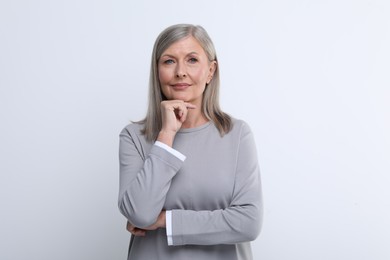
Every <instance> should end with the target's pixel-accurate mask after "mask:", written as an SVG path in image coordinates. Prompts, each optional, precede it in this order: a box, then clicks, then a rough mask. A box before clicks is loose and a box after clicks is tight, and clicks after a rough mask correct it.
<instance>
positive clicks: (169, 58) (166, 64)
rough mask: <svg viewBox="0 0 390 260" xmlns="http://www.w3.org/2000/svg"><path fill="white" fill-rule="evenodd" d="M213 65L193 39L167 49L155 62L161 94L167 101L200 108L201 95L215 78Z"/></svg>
mask: <svg viewBox="0 0 390 260" xmlns="http://www.w3.org/2000/svg"><path fill="white" fill-rule="evenodd" d="M216 66H217V64H216V61H212V62H209V60H208V58H207V55H206V53H205V51H204V50H203V48H202V46H201V45H200V44H199V42H198V41H197V40H196V39H195V38H193V37H192V36H190V37H186V38H184V39H181V40H179V41H177V42H175V43H173V44H172V45H171V46H169V47H168V48H167V49H166V50H165V51H164V52H163V54H162V55H161V57H160V59H159V61H158V77H159V80H160V85H161V90H162V92H163V94H164V96H165V97H166V98H167V99H168V100H183V101H185V102H189V103H192V104H194V105H197V106H199V107H200V106H201V104H202V97H203V92H204V90H205V88H206V84H208V83H209V82H210V81H211V79H212V77H213V74H214V71H215V68H216Z"/></svg>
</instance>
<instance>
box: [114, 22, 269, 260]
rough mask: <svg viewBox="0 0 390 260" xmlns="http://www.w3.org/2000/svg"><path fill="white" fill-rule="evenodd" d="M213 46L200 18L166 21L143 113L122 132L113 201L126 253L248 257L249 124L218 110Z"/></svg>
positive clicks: (255, 230) (254, 179)
mask: <svg viewBox="0 0 390 260" xmlns="http://www.w3.org/2000/svg"><path fill="white" fill-rule="evenodd" d="M218 89H219V70H218V62H217V56H216V52H215V50H214V46H213V43H212V41H211V39H210V38H209V36H208V34H207V32H206V31H205V30H204V29H203V28H202V27H200V26H194V25H187V24H179V25H174V26H171V27H169V28H167V29H165V30H164V31H163V32H162V33H161V34H160V35H159V37H158V38H157V40H156V42H155V45H154V48H153V54H152V64H151V73H150V89H149V107H148V112H147V115H146V118H145V119H144V120H143V121H141V122H138V123H133V124H130V125H128V126H126V127H125V128H124V129H123V130H122V132H121V133H120V148H119V157H120V190H119V209H120V211H121V213H122V214H123V215H124V216H125V217H126V218H127V220H128V224H127V229H128V230H129V231H130V232H131V234H132V237H131V241H130V248H129V256H128V259H131V260H137V259H145V260H154V259H170V260H175V259H180V260H183V259H191V260H196V259H201V260H205V259H207V260H213V259H224V260H229V259H252V253H251V248H250V243H249V241H251V240H254V239H255V238H256V237H257V236H258V234H259V232H260V226H261V219H262V200H261V186H260V173H259V166H258V162H257V155H256V148H255V143H254V139H253V135H252V133H251V131H250V129H249V127H248V125H247V124H246V123H245V122H243V121H241V120H237V119H233V118H231V117H230V116H228V115H227V114H225V113H224V112H222V111H221V109H220V107H219V101H218Z"/></svg>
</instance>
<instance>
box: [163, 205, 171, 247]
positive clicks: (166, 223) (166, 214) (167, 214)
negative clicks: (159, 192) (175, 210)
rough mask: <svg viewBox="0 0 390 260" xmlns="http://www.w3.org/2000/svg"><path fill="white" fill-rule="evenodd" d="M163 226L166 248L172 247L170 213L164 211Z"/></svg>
mask: <svg viewBox="0 0 390 260" xmlns="http://www.w3.org/2000/svg"><path fill="white" fill-rule="evenodd" d="M165 226H166V230H167V239H168V246H171V245H173V240H172V211H170V210H167V211H165Z"/></svg>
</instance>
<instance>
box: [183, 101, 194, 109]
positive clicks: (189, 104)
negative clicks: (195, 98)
mask: <svg viewBox="0 0 390 260" xmlns="http://www.w3.org/2000/svg"><path fill="white" fill-rule="evenodd" d="M184 105H185V106H186V108H187V109H195V108H196V106H195V105H193V104H191V103H188V102H184Z"/></svg>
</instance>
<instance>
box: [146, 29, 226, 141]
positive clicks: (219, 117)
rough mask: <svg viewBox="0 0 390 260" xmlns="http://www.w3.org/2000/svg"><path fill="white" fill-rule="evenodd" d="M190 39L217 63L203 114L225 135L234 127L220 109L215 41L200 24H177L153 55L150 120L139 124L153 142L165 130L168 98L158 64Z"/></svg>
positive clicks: (164, 34) (165, 33) (164, 35)
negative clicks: (162, 106) (168, 51)
mask: <svg viewBox="0 0 390 260" xmlns="http://www.w3.org/2000/svg"><path fill="white" fill-rule="evenodd" d="M188 36H192V37H194V38H195V39H196V40H197V41H198V42H199V44H200V45H201V46H202V48H203V50H204V51H205V53H206V55H207V57H208V60H209V62H212V61H216V62H217V64H216V69H215V71H214V76H213V77H212V79H211V81H210V82H209V84H208V85H207V87H206V89H205V91H204V93H203V103H202V113H203V114H204V115H205V116H206V118H207V119H209V120H211V121H213V122H214V124H215V126H216V127H217V128H218V130H219V132H220V134H221V136H223V135H224V134H226V133H228V132H229V131H230V130H231V128H232V122H231V118H230V116H229V115H227V114H226V113H224V112H223V111H222V110H221V109H220V106H219V85H220V80H219V68H218V60H217V54H216V51H215V48H214V44H213V42H212V41H211V38H210V37H209V35H208V34H207V32H206V30H205V29H204V28H203V27H201V26H199V25H191V24H177V25H172V26H170V27H168V28H166V29H165V30H164V31H162V32H161V33H160V35H159V36H158V37H157V39H156V41H155V43H154V47H153V53H152V60H151V67H150V78H149V105H148V111H147V114H146V117H145V119H144V120H142V121H140V122H139V123H143V124H144V128H143V131H142V133H143V134H145V135H146V138H147V139H148V140H149V141H154V140H156V138H157V135H158V133H159V132H160V130H161V127H162V118H161V110H160V103H161V102H162V101H163V100H164V99H165V97H164V95H163V93H162V92H161V86H160V81H159V77H158V61H159V59H160V57H161V55H162V54H163V52H164V51H165V50H166V49H167V48H168V47H169V46H171V45H172V44H173V43H175V42H177V41H179V40H181V39H184V38H186V37H188Z"/></svg>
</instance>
